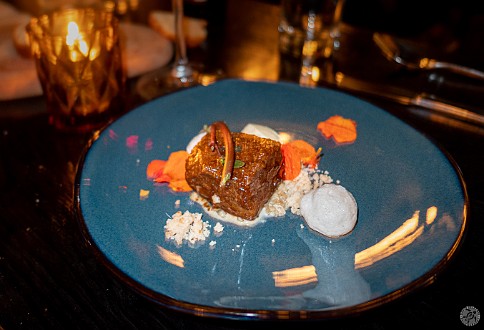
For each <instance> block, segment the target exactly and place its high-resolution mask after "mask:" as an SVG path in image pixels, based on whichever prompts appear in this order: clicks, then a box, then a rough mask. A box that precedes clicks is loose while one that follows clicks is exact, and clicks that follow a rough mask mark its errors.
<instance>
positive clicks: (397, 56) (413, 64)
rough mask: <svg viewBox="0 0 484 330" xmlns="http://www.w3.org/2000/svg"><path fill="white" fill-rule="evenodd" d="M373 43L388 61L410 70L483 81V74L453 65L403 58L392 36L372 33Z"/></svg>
mask: <svg viewBox="0 0 484 330" xmlns="http://www.w3.org/2000/svg"><path fill="white" fill-rule="evenodd" d="M373 41H374V42H375V44H376V45H377V46H378V48H380V50H381V51H382V53H383V55H384V56H385V57H386V58H387V59H388V60H390V61H394V62H396V63H398V64H401V65H403V66H405V67H406V68H408V69H412V70H433V69H443V70H448V71H451V72H454V73H456V74H460V75H464V76H467V77H471V78H477V79H484V72H482V71H479V70H476V69H472V68H468V67H465V66H462V65H458V64H455V63H449V62H443V61H438V60H435V59H432V58H427V57H422V58H417V59H409V58H403V57H402V54H401V53H402V52H401V49H400V47H399V46H398V44H397V43H396V42H395V40H394V39H393V37H392V36H390V35H388V34H385V33H379V32H375V33H373Z"/></svg>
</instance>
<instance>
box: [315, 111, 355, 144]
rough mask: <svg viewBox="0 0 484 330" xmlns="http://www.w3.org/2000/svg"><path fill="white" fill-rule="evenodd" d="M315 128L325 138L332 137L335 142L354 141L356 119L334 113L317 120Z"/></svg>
mask: <svg viewBox="0 0 484 330" xmlns="http://www.w3.org/2000/svg"><path fill="white" fill-rule="evenodd" d="M317 129H318V131H320V132H321V134H322V135H323V136H324V137H325V138H327V139H329V138H331V137H333V139H334V140H335V141H336V142H337V143H353V142H355V141H356V137H357V131H356V121H354V120H352V119H348V118H344V117H342V116H339V115H335V116H332V117H329V118H328V119H326V120H325V121H321V122H319V123H318V126H317Z"/></svg>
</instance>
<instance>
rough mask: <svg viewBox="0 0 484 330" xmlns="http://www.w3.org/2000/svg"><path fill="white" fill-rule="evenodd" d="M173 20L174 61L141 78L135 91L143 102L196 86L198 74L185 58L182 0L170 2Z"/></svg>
mask: <svg viewBox="0 0 484 330" xmlns="http://www.w3.org/2000/svg"><path fill="white" fill-rule="evenodd" d="M172 10H173V15H174V18H175V61H174V63H173V64H172V65H170V66H166V67H163V68H160V69H158V70H155V71H153V72H150V73H147V74H145V75H143V76H141V77H140V78H139V80H138V82H137V85H136V90H137V93H138V94H139V96H140V97H141V98H142V99H144V100H145V101H148V100H152V99H154V98H157V97H159V96H162V95H164V94H168V93H171V92H174V91H176V90H178V89H180V88H185V87H191V86H195V85H198V84H199V82H198V77H199V72H198V71H197V70H196V69H195V68H194V67H193V66H192V64H191V63H190V62H189V60H188V57H187V48H186V43H185V35H184V32H183V17H184V14H183V0H172Z"/></svg>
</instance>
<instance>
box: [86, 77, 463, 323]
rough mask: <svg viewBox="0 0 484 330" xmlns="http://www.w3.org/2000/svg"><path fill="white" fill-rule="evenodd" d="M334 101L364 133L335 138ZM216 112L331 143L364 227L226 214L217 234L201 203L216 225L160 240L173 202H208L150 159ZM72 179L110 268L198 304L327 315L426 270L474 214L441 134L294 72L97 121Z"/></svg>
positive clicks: (146, 288)
mask: <svg viewBox="0 0 484 330" xmlns="http://www.w3.org/2000/svg"><path fill="white" fill-rule="evenodd" d="M336 114H338V115H341V116H343V117H346V118H351V119H353V120H355V121H356V122H357V125H358V126H357V127H358V138H357V140H356V142H355V143H352V144H344V145H338V144H336V143H335V142H334V141H333V140H328V139H325V138H324V137H323V136H322V135H321V134H320V133H319V132H318V131H317V129H316V125H317V123H318V122H319V121H323V120H325V119H327V118H329V117H330V116H332V115H336ZM217 120H223V121H225V122H226V123H227V124H228V126H229V127H230V128H231V130H233V131H238V130H241V129H242V128H243V127H244V126H245V125H246V124H247V123H257V124H262V125H267V126H270V127H272V128H273V129H275V130H276V131H278V132H286V133H288V134H289V135H290V136H292V137H293V138H301V139H304V140H306V141H308V142H310V143H311V144H313V145H314V146H315V147H322V148H323V153H324V156H323V157H322V159H321V161H320V164H319V169H321V170H327V171H328V172H329V175H330V176H331V177H332V178H333V179H334V180H339V181H340V184H341V185H343V186H344V187H346V188H347V189H348V190H349V191H350V192H351V193H352V194H353V195H354V197H355V198H356V201H357V203H358V207H359V211H358V212H359V213H358V222H357V225H356V227H355V229H354V230H353V231H352V232H351V233H350V234H349V235H347V236H344V237H343V238H340V239H337V240H328V239H326V238H324V237H323V236H321V235H319V234H316V233H314V232H313V231H311V230H310V229H309V228H308V227H307V226H305V225H304V220H303V219H302V218H301V217H298V216H295V215H292V214H290V215H286V216H284V217H282V218H277V219H269V220H268V221H266V222H265V223H261V224H259V225H257V226H255V227H253V228H242V227H238V226H235V225H231V224H225V229H224V230H223V232H222V235H220V236H217V235H215V234H214V232H213V226H214V225H215V224H216V222H217V221H216V220H214V219H213V218H210V217H209V216H208V215H206V214H204V216H203V220H205V221H208V223H209V224H210V225H211V226H212V231H211V234H210V237H209V238H208V239H207V241H206V242H205V243H204V244H202V245H199V246H197V247H191V246H189V245H188V244H183V245H182V246H181V247H177V246H175V244H174V243H173V242H172V241H165V235H164V225H165V222H166V220H167V218H168V217H169V216H171V215H172V214H174V213H175V212H177V211H178V210H180V211H186V210H189V211H191V212H203V211H202V210H201V208H200V207H199V206H198V204H194V203H193V202H191V201H190V199H189V194H188V193H175V192H173V191H171V190H170V189H169V188H168V187H167V186H166V185H155V184H153V182H151V181H150V180H148V179H147V178H146V167H147V165H148V163H149V162H151V161H152V160H154V159H167V158H168V155H169V154H170V153H171V152H172V151H175V150H181V149H185V147H186V145H187V143H188V142H189V141H190V139H191V138H192V137H193V136H194V135H196V134H197V133H198V132H199V130H200V129H201V128H202V127H203V125H205V124H210V123H212V122H214V121H217ZM77 180H78V181H77V194H78V201H79V205H78V206H79V214H80V219H81V223H82V226H83V228H84V231H85V233H86V236H87V238H88V239H89V241H90V242H91V243H92V245H93V246H94V247H95V251H96V254H97V255H98V256H99V257H100V258H101V260H102V261H103V262H104V263H105V264H106V265H107V266H108V267H109V269H110V270H111V271H112V272H113V273H114V274H115V275H117V276H119V277H120V278H121V279H122V280H123V281H124V282H125V283H127V284H128V285H129V286H130V287H132V288H134V289H135V290H136V291H138V292H139V293H141V294H143V295H144V296H147V297H149V298H150V299H152V300H154V301H156V302H158V303H160V304H162V305H164V306H167V307H170V308H173V309H176V310H182V311H186V312H189V313H193V314H197V315H209V316H219V317H227V318H254V319H257V318H328V317H336V316H338V317H339V316H344V315H348V314H351V313H355V312H360V311H363V310H367V309H369V308H371V307H374V306H378V305H381V304H383V303H386V302H388V301H391V300H394V299H395V298H398V297H400V296H402V295H403V294H405V293H407V292H409V291H411V290H413V289H415V288H417V287H421V286H423V285H426V284H429V283H430V282H431V281H432V279H433V278H434V276H435V274H437V273H438V272H439V271H441V270H442V266H444V265H445V264H446V263H447V261H448V260H449V259H450V258H451V257H452V256H453V254H454V252H455V250H456V248H457V247H458V245H459V243H460V241H461V240H462V236H463V232H464V229H465V227H466V208H467V196H466V191H465V186H464V184H463V181H462V178H461V176H460V174H459V172H458V171H457V168H456V167H455V166H454V165H453V163H452V162H451V161H449V159H448V158H447V157H446V155H445V154H444V153H443V152H442V151H441V150H440V149H439V148H437V147H436V146H435V145H434V144H432V142H430V141H429V140H428V139H427V138H425V137H424V136H422V135H421V134H420V133H419V132H417V131H415V130H414V129H413V128H411V127H409V126H408V125H406V124H405V123H403V122H401V121H400V120H398V119H396V118H395V117H393V116H392V115H390V114H388V113H387V112H385V111H383V110H381V109H379V108H377V107H375V106H373V105H371V104H369V103H366V102H363V101H361V100H359V99H357V98H355V97H352V96H348V95H346V94H343V93H340V92H335V91H332V90H325V89H320V88H317V89H306V88H302V87H299V86H298V85H295V84H288V83H277V84H275V83H262V82H246V81H239V80H226V81H221V82H218V83H216V84H214V85H211V86H208V87H196V88H191V89H187V90H184V91H181V92H178V93H174V94H171V95H169V96H166V97H163V98H160V99H157V100H155V101H152V102H150V103H147V104H145V105H143V106H141V107H139V108H137V109H135V110H133V111H131V112H129V113H128V114H126V115H124V116H123V117H121V118H120V119H118V120H117V121H115V122H114V123H113V124H111V125H110V126H108V127H107V128H106V129H104V130H103V131H102V132H101V134H100V135H99V137H98V138H97V139H96V140H95V141H94V142H93V144H92V145H91V147H90V148H89V150H88V152H87V153H86V155H85V158H84V160H83V162H82V165H81V166H80V168H79V173H78V179H77ZM177 201H179V205H178V204H177ZM210 241H215V242H216V244H215V246H214V247H210V244H209V242H210Z"/></svg>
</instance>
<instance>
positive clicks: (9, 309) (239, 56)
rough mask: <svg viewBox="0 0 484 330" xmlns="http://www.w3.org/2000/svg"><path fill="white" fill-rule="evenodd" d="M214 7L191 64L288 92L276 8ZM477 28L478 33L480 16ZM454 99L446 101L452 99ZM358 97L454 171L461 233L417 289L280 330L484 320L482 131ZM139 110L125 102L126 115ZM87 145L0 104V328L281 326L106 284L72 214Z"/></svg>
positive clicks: (244, 1)
mask: <svg viewBox="0 0 484 330" xmlns="http://www.w3.org/2000/svg"><path fill="white" fill-rule="evenodd" d="M140 3H141V4H142V3H143V2H140ZM220 8H221V9H220V11H221V12H220V14H221V15H222V16H216V15H211V16H210V17H211V19H214V20H215V24H213V25H212V26H211V29H210V34H209V39H208V41H207V42H206V44H204V45H203V47H202V48H201V49H198V50H191V51H190V55H191V56H193V58H194V59H196V60H203V61H204V62H205V63H206V64H207V66H208V67H213V68H220V69H222V70H224V72H225V74H226V75H227V76H228V77H238V78H244V79H257V80H272V81H274V80H294V81H297V74H295V73H297V70H298V64H299V62H298V61H294V60H291V59H287V58H285V57H284V56H281V55H280V54H279V51H278V34H277V23H278V19H279V13H280V8H279V6H278V4H277V2H262V1H251V0H230V1H227V2H226V3H225V4H224V5H223V6H221V7H220ZM214 16H215V18H214ZM477 17H478V18H479V17H480V18H481V21H480V22H481V25H479V26H483V25H482V16H479V15H477ZM350 18H351V17H349V19H350ZM474 36H475V35H471V36H470V37H474ZM476 42H477V43H479V47H477V46H476V45H475V44H472V45H473V46H472V47H474V48H475V49H477V50H478V51H480V52H481V53H480V54H482V53H483V50H482V49H481V48H482V47H483V46H482V43H481V42H480V41H476ZM466 45H468V44H466ZM476 47H477V48H476ZM461 49H463V50H462V52H461V53H458V57H457V58H458V59H459V60H460V61H461V63H463V64H476V61H475V53H472V54H471V53H468V54H469V56H466V52H467V50H468V49H469V47H467V48H466V47H461ZM365 50H366V49H365V47H363V48H362V49H359V50H358V49H356V50H355V51H356V52H357V54H363V53H364V52H365ZM358 52H359V53H358ZM353 54H354V53H353ZM362 56H363V55H362ZM481 59H482V57H481ZM380 61H383V59H380ZM466 61H467V62H466ZM477 64H478V63H477ZM480 64H481V67H480V69H483V67H482V64H483V63H480ZM353 66H355V64H354V65H353ZM380 78H381V77H380ZM451 78H453V77H451ZM385 79H395V78H394V76H392V77H388V76H387V77H385ZM417 80H418V79H417ZM402 81H403V82H402ZM402 81H401V83H403V84H404V85H405V84H406V82H405V79H403V80H402ZM130 83H131V85H132V84H133V83H134V82H133V81H131V82H130ZM321 84H322V85H325V86H327V84H326V83H325V82H322V83H321ZM410 85H411V87H412V88H419V87H418V84H415V85H412V84H411V83H410V84H407V87H408V86H410ZM481 86H482V85H481ZM474 87H475V86H474ZM329 88H333V87H332V86H329ZM461 92H462V91H459V90H457V91H456V90H454V94H456V95H455V96H459V93H461ZM446 93H447V94H446V95H447V96H449V95H450V94H449V93H452V90H451V91H450V92H449V91H446ZM357 95H360V96H361V97H362V98H365V99H366V100H368V101H370V102H372V103H374V104H376V105H378V106H380V107H382V108H383V109H385V110H387V111H389V112H391V113H393V114H394V115H395V116H397V117H399V118H401V119H402V120H403V121H405V122H407V123H408V124H409V125H411V126H413V127H415V128H416V129H417V130H419V131H420V132H422V133H423V134H424V135H425V136H427V137H428V138H430V139H431V140H432V141H434V142H435V143H436V144H437V145H438V146H440V147H441V148H442V149H443V150H445V151H446V152H447V153H448V154H449V157H451V158H452V159H453V160H455V162H456V164H457V166H458V168H459V169H460V171H462V175H463V178H464V180H465V183H466V188H467V192H468V196H469V208H468V217H467V224H468V227H467V231H466V234H465V237H464V240H463V242H462V244H461V246H460V247H459V249H458V251H457V252H456V254H455V257H454V258H453V259H452V260H451V261H450V262H449V263H448V264H447V266H446V267H445V269H444V270H443V271H442V272H441V273H439V274H438V275H436V276H435V277H434V278H433V281H432V283H431V284H430V285H428V286H426V287H424V288H421V289H419V290H417V291H415V292H410V293H408V294H406V295H404V296H403V297H401V298H399V299H397V300H395V301H393V302H390V303H388V304H386V305H383V306H380V307H376V308H374V309H371V310H369V311H366V312H364V313H361V314H358V315H354V316H351V317H347V318H344V319H330V320H319V321H304V322H300V323H296V322H295V323H291V322H290V321H283V322H288V323H289V324H290V325H291V326H294V327H305V328H314V329H316V328H318V329H321V328H323V327H328V328H334V329H354V328H358V329H394V328H399V327H401V326H408V327H410V326H412V327H428V328H440V327H442V326H445V327H446V328H452V329H455V328H459V327H464V325H463V324H462V323H461V321H460V319H459V314H460V312H461V310H462V309H463V308H464V307H466V306H474V307H476V308H477V309H478V310H479V311H480V312H481V313H482V312H484V304H483V302H484V300H483V294H484V292H483V283H484V282H483V280H482V279H483V278H484V273H483V271H482V266H481V264H482V260H484V255H483V251H484V243H483V239H482V238H483V237H484V223H483V221H482V220H484V189H482V187H483V186H484V175H483V169H484V134H483V132H482V129H483V128H482V127H476V126H469V125H462V124H460V123H459V122H455V121H449V120H447V119H446V118H442V117H438V116H437V117H436V116H428V115H425V116H422V115H420V114H421V113H422V112H421V111H420V110H419V109H418V108H410V107H405V106H401V105H397V104H394V103H391V102H388V101H384V100H382V99H379V98H378V97H375V98H370V97H367V96H365V95H364V94H358V93H357ZM480 95H482V94H480ZM482 100H483V99H482V96H479V95H477V96H475V100H473V102H472V107H474V108H477V109H478V110H480V111H481V112H484V102H483V101H482ZM138 104H140V101H139V100H138V99H137V98H136V97H134V96H132V95H130V103H129V106H128V109H126V111H129V110H130V109H132V108H133V107H135V106H136V105H138ZM424 113H425V114H428V112H424ZM90 139H91V135H90V134H67V133H59V132H57V131H55V130H54V129H53V128H52V127H50V126H49V125H48V122H47V113H46V111H45V104H44V101H43V99H42V98H41V97H37V98H30V99H22V100H15V101H6V102H1V103H0V329H1V328H4V329H8V330H9V329H263V328H264V329H265V328H266V327H268V326H269V327H272V326H281V325H283V324H285V323H280V322H277V321H276V322H268V321H262V322H252V321H251V322H242V321H236V320H221V319H209V318H203V317H198V316H192V315H187V314H183V313H179V312H175V311H172V310H169V309H165V308H162V307H160V306H159V305H157V304H155V303H153V302H151V301H149V300H147V299H145V298H144V297H142V296H139V295H138V294H137V293H135V292H133V291H132V290H131V289H130V288H129V287H128V286H127V285H125V284H124V283H122V282H121V281H119V280H118V279H117V278H115V277H114V276H113V275H112V274H111V273H110V272H109V271H108V270H107V269H106V268H105V267H104V266H103V265H102V264H101V263H100V262H99V261H98V260H97V259H96V258H95V256H94V255H93V253H92V250H91V248H90V246H89V245H88V243H87V242H86V241H85V240H84V238H83V236H82V233H81V230H80V227H79V225H78V223H77V222H76V218H75V217H74V215H73V205H74V198H73V189H74V180H75V176H76V170H77V164H78V161H79V159H80V157H81V155H82V153H83V152H84V150H85V148H86V145H87V143H88V141H89V140H90ZM402 271H403V272H404V271H405V270H402ZM482 323H483V321H482V320H481V321H480V324H479V325H482Z"/></svg>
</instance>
